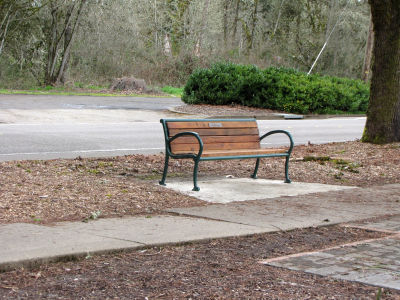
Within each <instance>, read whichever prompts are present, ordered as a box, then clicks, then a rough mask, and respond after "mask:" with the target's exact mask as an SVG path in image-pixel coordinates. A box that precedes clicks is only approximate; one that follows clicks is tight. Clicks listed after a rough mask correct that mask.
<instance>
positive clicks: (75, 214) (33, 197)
mask: <svg viewBox="0 0 400 300" xmlns="http://www.w3.org/2000/svg"><path fill="white" fill-rule="evenodd" d="M293 157H294V158H293V160H292V162H291V163H290V167H289V171H290V178H291V179H292V180H293V181H298V182H313V183H323V184H333V185H346V186H359V187H364V186H369V187H370V186H375V185H383V184H390V183H398V182H400V148H399V145H398V144H389V145H385V146H379V145H372V144H365V143H360V142H346V143H330V144H322V145H307V146H295V147H294V150H293ZM254 165H255V162H254V160H230V161H211V162H201V163H200V168H199V180H203V179H207V178H211V177H212V178H221V177H223V178H225V177H226V176H228V175H231V176H234V177H244V178H245V177H249V176H250V175H251V174H252V172H253V170H254ZM163 168H164V155H131V156H123V157H114V158H96V159H83V158H77V159H65V160H49V161H12V162H1V163H0V193H1V195H2V198H1V199H0V223H14V222H31V223H46V222H56V221H70V220H83V219H85V218H87V217H88V216H90V215H91V213H92V212H98V211H100V212H101V217H106V218H107V217H119V216H123V215H131V216H132V215H143V214H158V213H160V212H162V211H163V210H164V209H166V208H172V207H192V206H199V205H209V204H207V203H204V202H203V201H201V200H198V199H196V198H193V197H190V196H186V195H184V194H182V193H179V192H176V191H172V190H170V189H165V188H163V187H161V186H159V185H158V181H159V180H160V179H161V174H162V171H163ZM192 172H193V162H192V161H190V160H171V161H170V164H169V171H168V177H167V181H166V182H167V184H168V181H169V180H173V178H174V177H175V178H176V179H180V180H191V178H192V176H193V175H192ZM258 177H259V178H262V179H276V180H278V179H282V180H284V160H283V159H280V158H271V159H263V160H262V163H261V164H260V168H259V172H258ZM379 196H380V195H379V194H377V195H376V197H379Z"/></svg>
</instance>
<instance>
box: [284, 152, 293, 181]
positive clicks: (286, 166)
mask: <svg viewBox="0 0 400 300" xmlns="http://www.w3.org/2000/svg"><path fill="white" fill-rule="evenodd" d="M285 176H286V180H285V183H291V182H292V181H291V180H290V179H289V156H287V157H286V163H285Z"/></svg>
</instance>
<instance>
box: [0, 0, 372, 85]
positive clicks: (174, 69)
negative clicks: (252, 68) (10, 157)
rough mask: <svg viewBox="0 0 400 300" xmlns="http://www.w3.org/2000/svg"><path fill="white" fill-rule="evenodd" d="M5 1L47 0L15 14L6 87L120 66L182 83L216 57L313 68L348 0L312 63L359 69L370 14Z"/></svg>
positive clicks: (297, 7)
mask: <svg viewBox="0 0 400 300" xmlns="http://www.w3.org/2000/svg"><path fill="white" fill-rule="evenodd" d="M5 1H6V2H7V3H11V2H12V1H16V2H15V3H17V2H18V3H30V4H31V5H34V4H35V5H38V4H40V5H43V4H45V3H47V2H49V3H48V5H46V6H45V7H44V8H43V9H41V10H39V11H38V12H37V13H35V14H34V15H29V17H28V15H26V14H25V17H24V18H20V17H19V16H20V13H22V11H20V12H19V13H18V15H16V16H15V17H13V19H12V20H10V22H9V25H8V31H7V38H6V40H5V42H4V47H3V48H2V49H3V51H2V55H1V56H0V88H1V87H19V88H30V87H32V86H35V85H37V84H38V83H39V84H40V85H62V84H67V85H69V84H72V83H75V84H77V85H82V84H92V85H107V84H109V83H110V82H111V81H112V80H113V78H115V77H122V76H134V77H140V78H143V79H145V80H146V81H147V82H148V83H149V84H169V85H176V86H182V85H183V84H185V83H186V80H187V78H188V76H189V75H190V73H191V71H192V70H193V69H194V68H196V67H198V66H202V67H207V66H209V64H210V63H212V62H214V61H219V60H229V61H232V62H236V63H244V64H255V65H257V66H259V67H261V68H264V67H267V66H270V65H273V66H285V67H293V68H297V69H300V70H302V71H308V70H309V67H310V65H311V64H312V63H313V61H314V59H315V58H316V56H317V55H318V53H319V51H320V50H321V48H322V46H323V44H324V42H325V40H326V37H327V35H328V34H330V32H331V30H332V28H333V26H334V25H335V24H336V22H337V20H338V17H339V15H340V14H341V11H342V10H343V8H344V7H345V6H346V5H347V9H346V11H345V13H344V15H343V17H342V18H341V20H340V22H339V23H338V24H337V26H336V28H335V31H334V32H333V34H332V35H331V37H330V40H329V43H328V44H327V46H326V48H325V49H324V52H323V54H322V55H321V57H320V59H319V61H318V63H317V64H316V66H315V68H314V70H313V72H318V73H320V74H323V75H335V76H345V77H350V78H361V73H362V65H363V61H364V55H365V45H366V39H365V37H366V36H367V32H368V25H369V19H370V7H369V5H368V3H367V1H366V0H361V1H360V0H321V1H315V0H302V1H287V0H284V1H282V0H212V1H209V0H113V1H107V0H101V1H100V0H90V1H88V4H87V5H84V4H85V3H86V2H84V1H82V0H75V1H66V0H34V1H28V0H0V4H3V3H5ZM81 5H84V6H83V7H82V9H81V10H79V8H80V7H81ZM0 7H1V6H0ZM51 8H53V9H51ZM56 8H57V9H56ZM72 8H73V9H72ZM4 12H5V10H4V9H3V10H2V12H1V14H0V18H1V20H0V24H3V25H2V26H3V27H2V28H3V29H4V28H5V26H4V25H5V24H6V23H7V22H3V23H1V22H2V21H3V20H6V19H5V18H4V16H5V13H4ZM17 20H19V21H18V22H19V23H18V22H17ZM21 20H24V21H22V22H20V21H21ZM68 20H69V21H68ZM17 24H19V26H16V25H17ZM11 28H12V30H11V31H10V29H11ZM0 30H2V29H0ZM3 31H4V30H3ZM0 32H1V31H0ZM0 34H1V33H0ZM166 35H169V36H170V38H171V43H172V47H171V48H172V49H173V51H172V53H171V56H166V55H165V54H164V37H165V36H166ZM3 36H4V35H3ZM1 40H2V37H1V36H0V42H1ZM200 44H201V45H200ZM196 45H199V52H201V56H197V55H198V53H197V54H196V52H195V51H193V50H194V49H195V46H196Z"/></svg>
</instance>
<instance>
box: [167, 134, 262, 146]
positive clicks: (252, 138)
mask: <svg viewBox="0 0 400 300" xmlns="http://www.w3.org/2000/svg"><path fill="white" fill-rule="evenodd" d="M201 140H202V141H203V144H204V145H205V144H215V143H248V142H259V141H260V136H259V135H243V136H240V135H238V136H232V135H231V136H229V135H228V136H224V135H221V136H203V137H201ZM176 144H198V141H197V139H196V138H195V137H194V136H183V137H180V138H177V139H175V140H173V141H172V142H171V145H176Z"/></svg>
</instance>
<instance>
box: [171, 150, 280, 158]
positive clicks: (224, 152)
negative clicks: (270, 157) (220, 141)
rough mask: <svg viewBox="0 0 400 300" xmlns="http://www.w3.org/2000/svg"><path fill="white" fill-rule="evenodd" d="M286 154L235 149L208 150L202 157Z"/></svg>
mask: <svg viewBox="0 0 400 300" xmlns="http://www.w3.org/2000/svg"><path fill="white" fill-rule="evenodd" d="M189 153H190V154H197V152H196V151H193V152H192V151H175V152H173V154H189ZM276 153H286V150H285V149H272V148H271V149H235V150H208V151H203V154H202V155H201V156H202V157H219V156H241V155H257V154H276Z"/></svg>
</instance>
